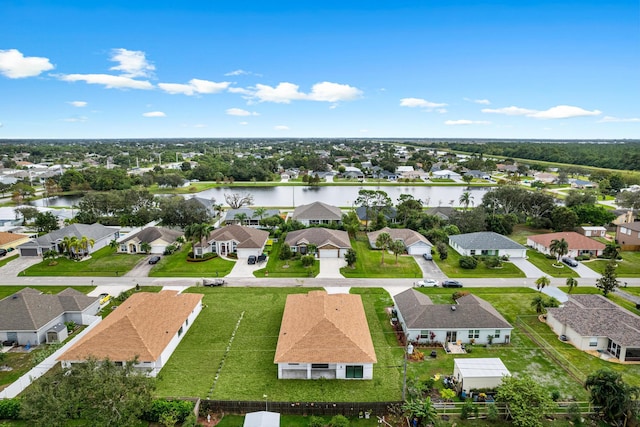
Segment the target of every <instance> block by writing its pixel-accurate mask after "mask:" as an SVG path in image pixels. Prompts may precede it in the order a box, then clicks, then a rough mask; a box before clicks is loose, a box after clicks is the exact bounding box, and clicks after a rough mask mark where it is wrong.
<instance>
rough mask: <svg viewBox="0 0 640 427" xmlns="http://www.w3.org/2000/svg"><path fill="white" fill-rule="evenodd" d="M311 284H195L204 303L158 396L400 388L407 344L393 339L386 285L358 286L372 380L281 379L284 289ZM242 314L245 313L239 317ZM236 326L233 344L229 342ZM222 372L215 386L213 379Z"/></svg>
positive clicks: (370, 397)
mask: <svg viewBox="0 0 640 427" xmlns="http://www.w3.org/2000/svg"><path fill="white" fill-rule="evenodd" d="M311 290H312V288H304V289H302V288H206V289H204V288H191V289H189V290H188V292H195V293H203V294H205V298H204V304H205V305H206V307H205V308H204V309H203V311H202V313H201V314H200V316H199V317H198V319H197V320H196V322H195V323H194V325H193V326H192V328H191V329H190V330H189V331H188V332H187V335H186V336H185V338H184V340H183V341H182V342H181V343H180V345H179V346H178V348H177V349H176V351H175V353H174V354H173V356H172V357H171V359H170V360H169V362H168V364H167V365H166V366H165V367H164V368H163V370H162V372H161V373H160V376H159V382H158V389H157V393H158V395H159V396H193V397H196V396H199V397H207V396H210V397H211V398H213V399H238V400H261V399H263V397H262V396H263V395H264V394H266V395H268V396H269V400H273V401H295V400H299V401H351V400H353V399H357V400H359V401H379V400H388V399H398V398H399V397H400V394H401V378H402V368H401V365H402V363H401V361H402V349H401V348H398V347H397V345H396V344H395V341H394V340H389V336H393V333H392V331H391V325H390V323H389V321H388V318H387V317H386V315H384V307H386V306H388V305H390V304H391V299H390V298H389V296H388V294H387V293H386V292H385V291H384V290H382V289H363V290H359V293H361V294H362V298H363V303H364V307H365V311H366V315H367V319H368V321H369V327H370V329H371V332H372V338H373V343H374V347H375V349H376V354H377V358H378V363H377V364H376V365H374V380H372V381H331V380H318V381H305V380H286V381H285V380H278V379H277V366H276V365H275V364H274V363H273V358H274V355H275V349H276V345H277V341H278V332H279V330H280V323H281V321H282V314H283V311H284V304H285V300H286V296H287V295H288V294H290V293H306V292H309V291H311ZM242 313H244V315H243V317H242V320H241V321H239V319H240V317H241V315H242ZM236 325H238V326H237V328H238V329H237V332H236V334H235V338H234V339H233V342H232V344H231V345H230V350H229V352H228V353H227V354H226V357H225V353H226V351H225V349H226V348H227V346H228V345H229V342H230V339H231V337H232V334H233V332H234V329H235V328H236ZM220 366H222V368H221V369H220V377H219V379H218V381H217V383H216V386H215V388H214V389H213V390H212V391H211V388H212V385H213V384H214V381H215V380H214V378H215V376H216V373H217V371H218V368H219V367H220Z"/></svg>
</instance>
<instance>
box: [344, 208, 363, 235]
mask: <svg viewBox="0 0 640 427" xmlns="http://www.w3.org/2000/svg"><path fill="white" fill-rule="evenodd" d="M342 226H343V227H344V229H345V230H346V232H347V233H349V236H350V237H355V235H356V233H357V232H358V230H360V218H358V214H356V212H355V211H354V210H350V211H349V212H347V213H346V214H343V215H342Z"/></svg>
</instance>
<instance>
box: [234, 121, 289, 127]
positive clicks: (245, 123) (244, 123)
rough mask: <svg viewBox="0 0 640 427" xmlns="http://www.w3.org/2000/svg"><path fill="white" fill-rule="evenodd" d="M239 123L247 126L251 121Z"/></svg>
mask: <svg viewBox="0 0 640 427" xmlns="http://www.w3.org/2000/svg"><path fill="white" fill-rule="evenodd" d="M238 124H241V125H242V126H246V125H248V124H249V122H240V123H238ZM285 127H286V126H285Z"/></svg>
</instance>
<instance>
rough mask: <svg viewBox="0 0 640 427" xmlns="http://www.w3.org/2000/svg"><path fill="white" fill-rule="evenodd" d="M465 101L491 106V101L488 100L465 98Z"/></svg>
mask: <svg viewBox="0 0 640 427" xmlns="http://www.w3.org/2000/svg"><path fill="white" fill-rule="evenodd" d="M464 100H465V101H469V102H473V103H475V104H482V105H490V104H491V101H489V100H488V99H471V98H464Z"/></svg>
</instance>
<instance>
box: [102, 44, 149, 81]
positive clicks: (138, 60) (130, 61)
mask: <svg viewBox="0 0 640 427" xmlns="http://www.w3.org/2000/svg"><path fill="white" fill-rule="evenodd" d="M110 59H111V61H114V62H119V63H120V65H116V66H114V67H111V68H110V70H113V71H121V72H122V76H123V77H132V78H133V77H150V76H151V75H152V72H153V71H154V70H155V69H156V67H155V66H154V65H153V64H151V63H149V62H148V61H147V58H146V57H145V53H144V52H142V51H139V50H127V49H113V50H112V51H111V58H110Z"/></svg>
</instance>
